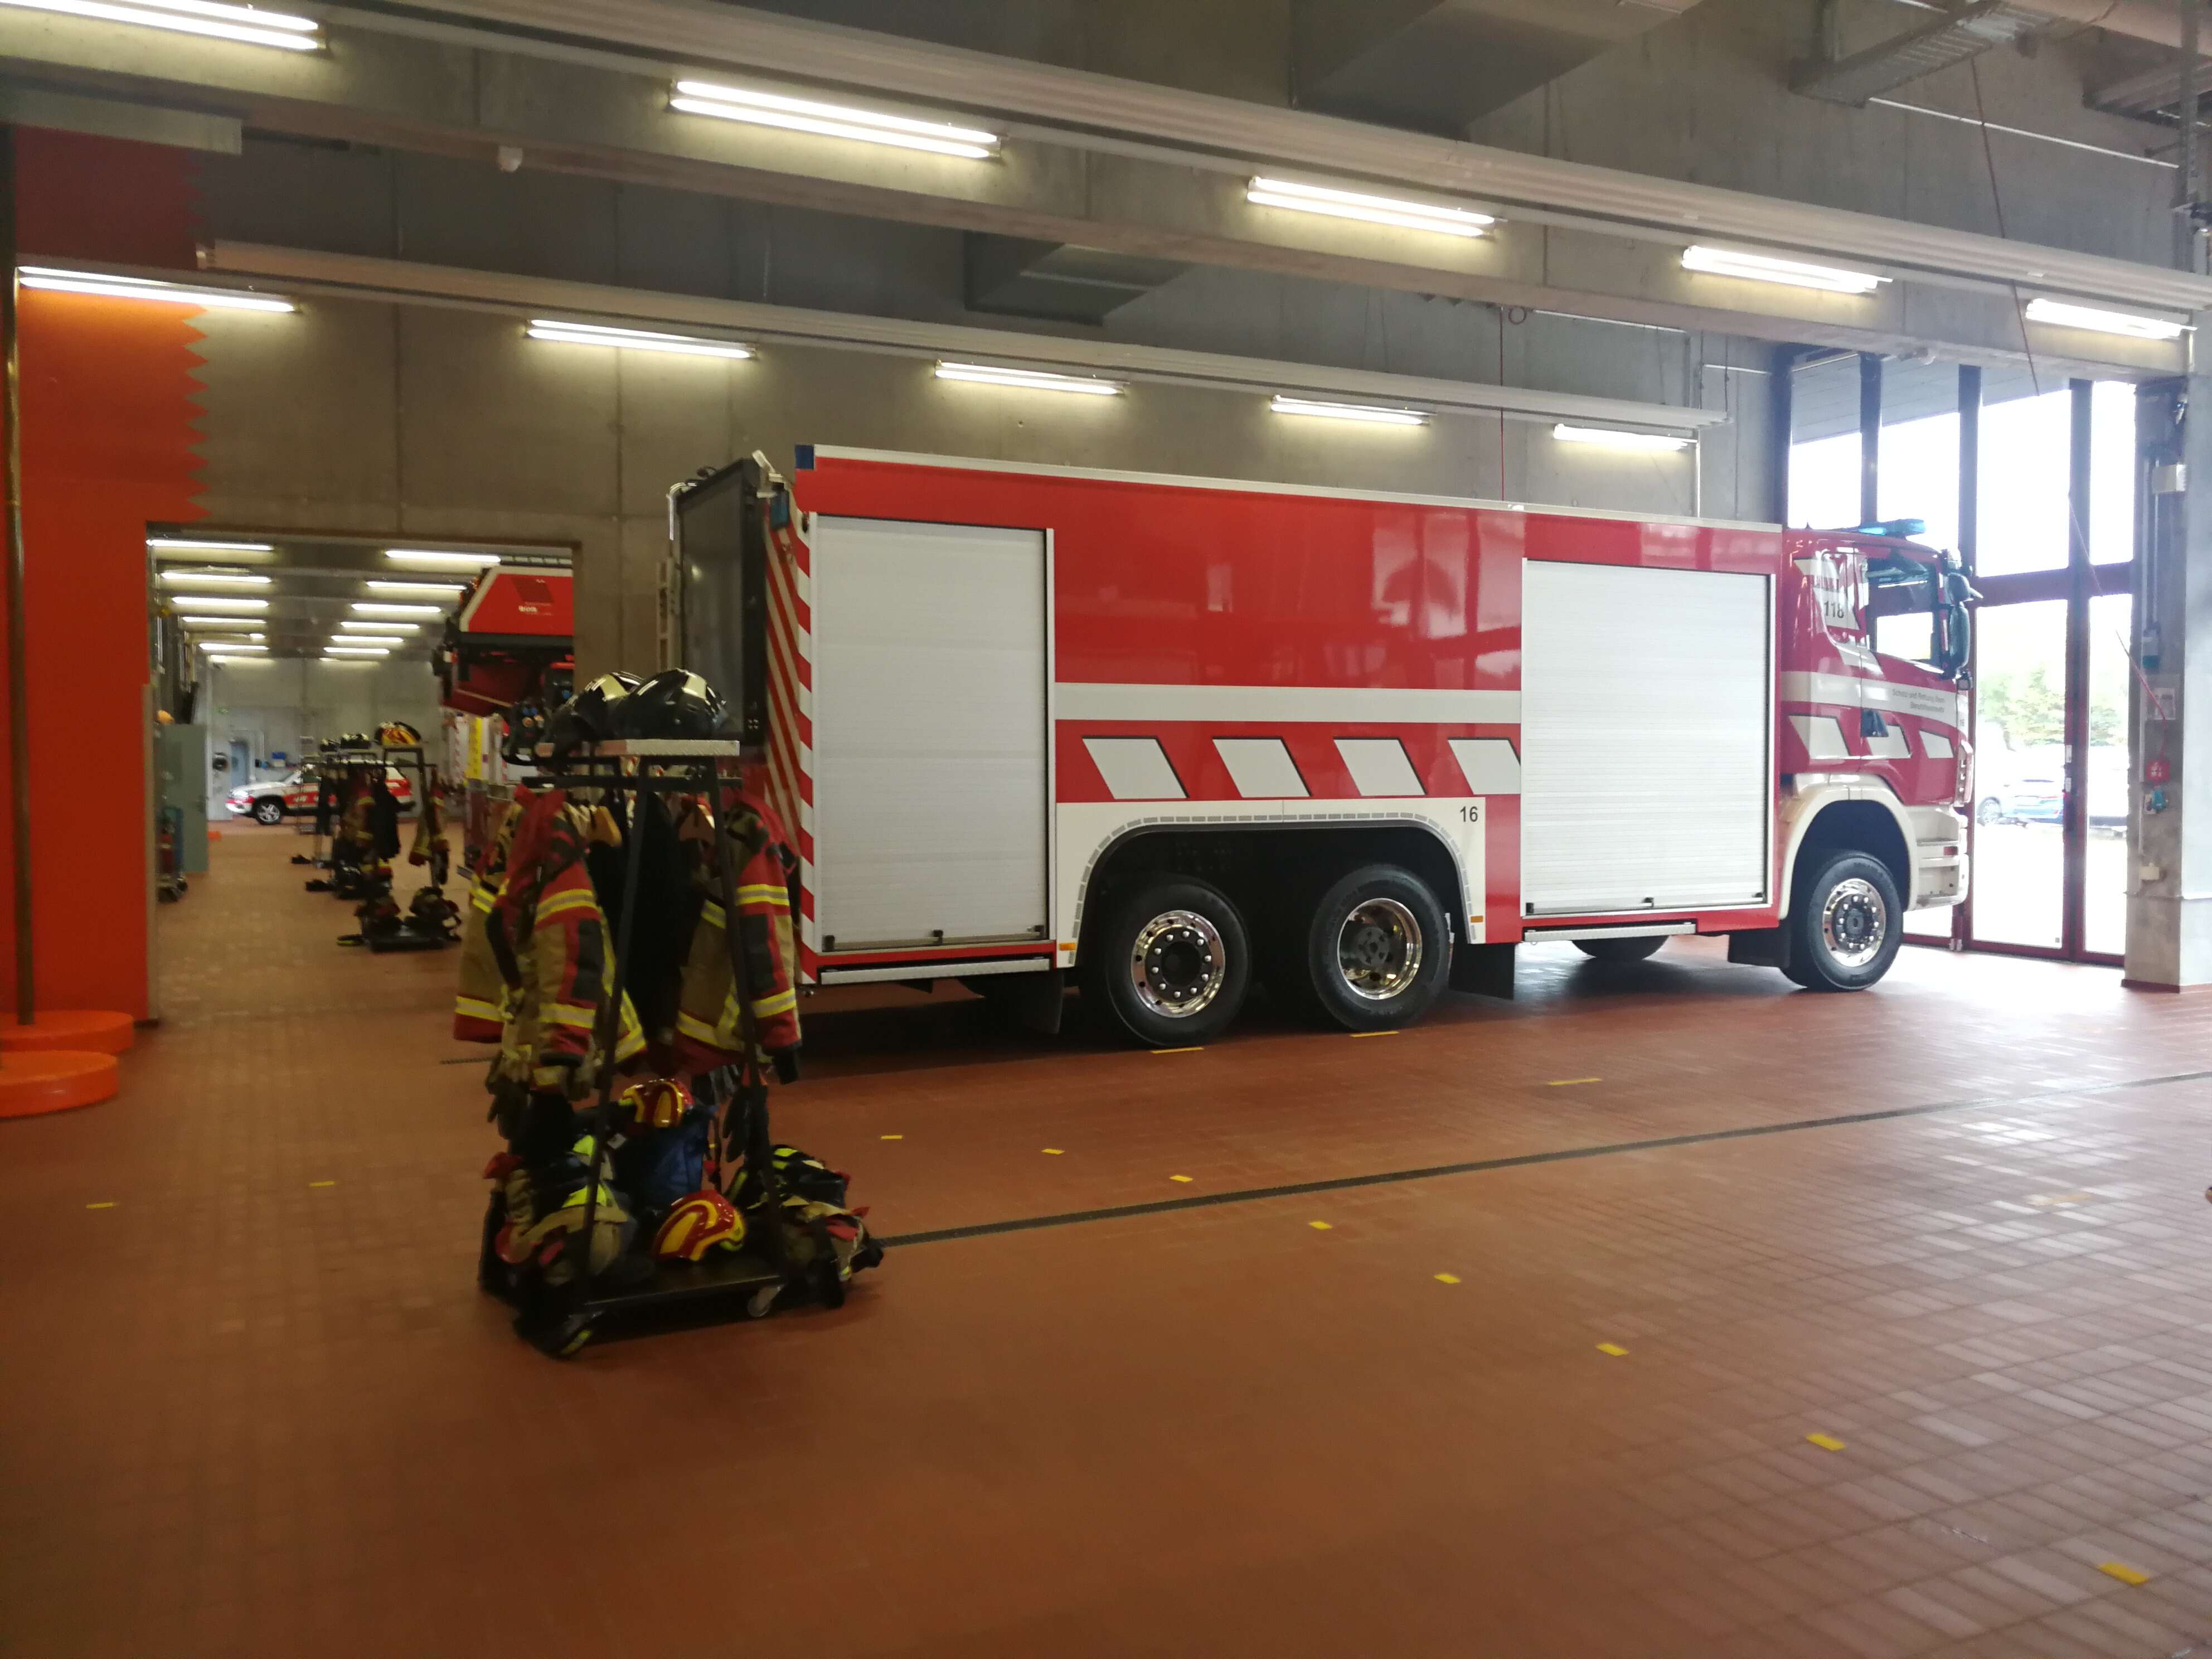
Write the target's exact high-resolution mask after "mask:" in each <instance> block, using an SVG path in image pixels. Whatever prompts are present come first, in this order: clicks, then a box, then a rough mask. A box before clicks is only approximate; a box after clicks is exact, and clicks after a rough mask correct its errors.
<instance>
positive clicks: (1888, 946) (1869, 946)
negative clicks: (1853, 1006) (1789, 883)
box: [1784, 852, 1905, 991]
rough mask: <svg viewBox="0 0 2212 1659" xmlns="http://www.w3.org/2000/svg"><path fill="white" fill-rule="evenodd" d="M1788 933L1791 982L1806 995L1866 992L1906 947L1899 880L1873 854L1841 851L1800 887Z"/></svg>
mask: <svg viewBox="0 0 2212 1659" xmlns="http://www.w3.org/2000/svg"><path fill="white" fill-rule="evenodd" d="M1904 939H1905V906H1904V905H1903V904H1902V903H1900V902H1899V899H1898V894H1897V878H1895V877H1894V876H1893V875H1891V874H1890V872H1889V866H1887V865H1886V864H1884V863H1883V862H1882V861H1881V860H1880V859H1878V858H1875V857H1873V856H1872V855H1870V854H1865V853H1850V852H1844V853H1838V854H1834V855H1833V856H1832V857H1831V858H1830V859H1829V860H1828V861H1827V862H1826V863H1825V864H1823V865H1821V866H1820V868H1819V869H1818V870H1816V871H1814V872H1812V878H1811V879H1810V880H1809V881H1806V882H1804V883H1802V884H1801V885H1800V886H1799V888H1798V890H1797V896H1796V903H1795V904H1794V905H1793V906H1792V908H1791V911H1790V965H1789V967H1788V968H1786V969H1784V972H1785V973H1787V974H1788V975H1790V978H1791V979H1793V980H1795V981H1797V983H1798V984H1800V985H1802V986H1803V987H1805V988H1806V989H1807V990H1808V991H1863V990H1864V989H1866V987H1868V986H1869V985H1871V984H1873V983H1874V982H1875V981H1876V980H1878V979H1880V978H1881V976H1882V975H1884V974H1886V973H1887V972H1888V971H1889V964H1890V963H1893V962H1894V961H1896V960H1897V951H1898V947H1899V945H1901V944H1903V943H1904Z"/></svg>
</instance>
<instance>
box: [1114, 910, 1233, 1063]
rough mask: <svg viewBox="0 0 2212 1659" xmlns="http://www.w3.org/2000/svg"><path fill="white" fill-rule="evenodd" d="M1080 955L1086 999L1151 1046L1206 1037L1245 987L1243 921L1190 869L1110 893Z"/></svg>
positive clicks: (1216, 1030) (1194, 1042)
mask: <svg viewBox="0 0 2212 1659" xmlns="http://www.w3.org/2000/svg"><path fill="white" fill-rule="evenodd" d="M1085 957H1086V960H1085V963H1084V965H1083V999H1084V1001H1085V1003H1086V1004H1088V1005H1089V1006H1091V1007H1092V1008H1094V1009H1097V1010H1101V1011H1103V1014H1104V1016H1105V1017H1106V1018H1109V1019H1110V1020H1111V1021H1112V1022H1113V1024H1115V1025H1117V1026H1119V1027H1120V1029H1121V1031H1122V1032H1123V1033H1124V1034H1126V1035H1127V1036H1128V1038H1129V1040H1130V1041H1131V1042H1137V1043H1140V1044H1142V1045H1143V1046H1144V1047H1146V1048H1195V1047H1197V1046H1198V1045H1199V1044H1200V1043H1202V1042H1212V1040H1213V1039H1214V1038H1215V1037H1217V1036H1220V1035H1221V1033H1222V1032H1223V1031H1225V1030H1227V1029H1228V1027H1229V1023H1230V1022H1231V1020H1233V1019H1235V1018H1237V1011H1238V1010H1239V1009H1241V1008H1242V1007H1243V1006H1244V995H1245V993H1246V992H1247V991H1249V989H1250V988H1251V984H1252V946H1251V938H1250V935H1249V933H1248V932H1247V931H1246V929H1245V927H1244V918H1243V916H1241V915H1238V914H1237V907H1236V906H1235V905H1233V904H1231V902H1229V899H1228V897H1227V896H1226V895H1225V894H1224V893H1223V892H1222V891H1221V890H1219V889H1218V888H1216V887H1212V886H1209V885H1208V884H1206V883H1205V882H1202V881H1194V880H1192V879H1191V878H1188V877H1187V876H1152V877H1149V878H1139V883H1138V884H1137V886H1136V887H1135V888H1134V889H1133V890H1132V891H1130V892H1129V893H1128V894H1127V896H1122V897H1117V898H1113V899H1111V900H1110V901H1109V906H1108V908H1107V910H1106V913H1105V915H1104V917H1103V920H1102V921H1101V922H1100V923H1099V925H1098V926H1097V929H1096V930H1095V931H1094V933H1092V935H1091V939H1090V940H1089V942H1088V946H1087V949H1086V951H1085ZM1140 980H1141V981H1143V983H1142V984H1141V986H1140V984H1139V981H1140Z"/></svg>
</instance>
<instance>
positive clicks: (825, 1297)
mask: <svg viewBox="0 0 2212 1659" xmlns="http://www.w3.org/2000/svg"><path fill="white" fill-rule="evenodd" d="M806 1287H807V1289H809V1290H810V1291H812V1292H813V1293H814V1299H815V1300H816V1301H817V1302H818V1303H820V1304H822V1305H823V1307H825V1308H842V1307H843V1306H844V1305H845V1281H844V1280H843V1279H840V1278H839V1277H838V1276H837V1264H836V1262H834V1261H817V1262H815V1263H814V1264H813V1265H812V1266H811V1267H808V1268H807V1270H806Z"/></svg>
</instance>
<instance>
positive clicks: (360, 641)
mask: <svg viewBox="0 0 2212 1659" xmlns="http://www.w3.org/2000/svg"><path fill="white" fill-rule="evenodd" d="M406 643H407V641H405V640H404V639H403V638H401V637H400V636H399V635H397V634H333V635H331V644H332V645H404V644H406Z"/></svg>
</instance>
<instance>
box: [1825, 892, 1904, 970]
mask: <svg viewBox="0 0 2212 1659" xmlns="http://www.w3.org/2000/svg"><path fill="white" fill-rule="evenodd" d="M1888 937H1889V907H1888V906H1887V904H1885V903H1883V902H1882V898H1881V893H1880V892H1879V891H1878V890H1876V889H1875V884H1873V883H1872V882H1870V881H1866V880H1863V879H1862V878H1859V877H1857V876H1853V877H1851V878H1850V879H1849V880H1848V881H1839V882H1838V883H1837V884H1836V885H1835V889H1834V890H1833V891H1832V892H1831V893H1830V894H1829V895H1828V902H1826V904H1825V905H1823V906H1821V908H1820V942H1821V943H1822V944H1823V945H1826V946H1827V947H1828V954H1829V955H1830V956H1832V957H1834V958H1835V959H1836V961H1837V963H1838V964H1839V965H1840V966H1842V967H1845V968H1863V967H1865V966H1866V965H1867V963H1869V962H1872V961H1873V960H1874V959H1875V957H1878V956H1880V955H1881V947H1882V942H1883V941H1884V940H1885V939H1887V938H1888Z"/></svg>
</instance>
